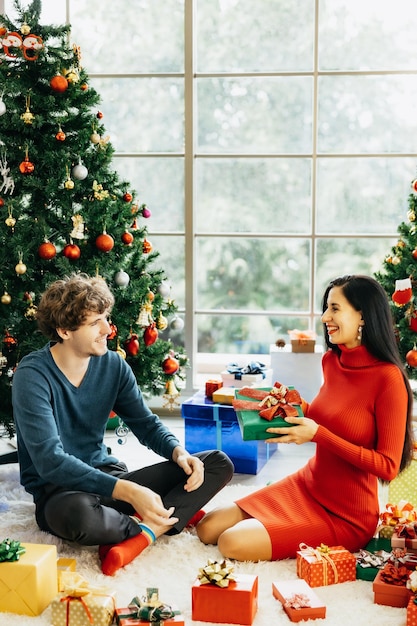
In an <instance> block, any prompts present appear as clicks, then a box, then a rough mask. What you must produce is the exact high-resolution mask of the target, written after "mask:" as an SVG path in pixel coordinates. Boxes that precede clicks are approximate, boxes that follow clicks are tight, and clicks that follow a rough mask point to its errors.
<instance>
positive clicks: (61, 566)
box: [56, 557, 77, 591]
mask: <svg viewBox="0 0 417 626" xmlns="http://www.w3.org/2000/svg"><path fill="white" fill-rule="evenodd" d="M56 565H57V568H58V591H63V583H62V582H61V578H62V572H75V570H76V567H77V561H76V560H75V559H68V558H65V557H60V558H59V559H58V561H57V564H56Z"/></svg>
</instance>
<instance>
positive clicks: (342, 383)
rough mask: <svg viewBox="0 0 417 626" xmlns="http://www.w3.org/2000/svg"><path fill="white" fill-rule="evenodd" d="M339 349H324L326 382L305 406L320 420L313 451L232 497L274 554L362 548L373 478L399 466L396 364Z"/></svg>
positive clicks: (401, 411) (370, 523) (401, 427)
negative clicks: (286, 471)
mask: <svg viewBox="0 0 417 626" xmlns="http://www.w3.org/2000/svg"><path fill="white" fill-rule="evenodd" d="M340 348H341V350H342V354H341V355H340V356H339V355H337V354H336V353H335V352H333V351H332V350H329V351H327V352H326V353H325V354H324V355H323V362H322V365H323V377H324V383H323V385H322V387H321V389H320V391H319V393H318V394H317V396H316V398H315V399H314V400H313V401H312V402H311V404H310V405H308V406H307V408H306V410H305V414H306V416H307V417H311V418H312V419H314V420H315V421H316V422H317V423H318V424H319V427H318V429H317V432H316V435H315V437H314V439H313V441H314V442H315V443H316V452H315V455H314V456H313V457H312V458H311V459H310V460H309V461H308V462H307V464H306V465H305V466H304V467H303V468H302V469H300V470H299V471H297V472H296V473H294V474H292V475H289V476H286V477H285V478H283V479H282V480H280V481H278V482H276V483H273V484H271V485H268V486H267V487H264V488H262V489H260V490H258V491H256V492H254V493H252V494H250V495H249V496H247V497H245V498H241V499H239V500H237V501H236V503H237V504H238V505H239V507H241V508H242V509H243V510H244V511H246V512H247V513H248V514H249V515H251V516H252V517H254V518H255V519H257V520H259V521H260V522H261V523H262V524H263V525H264V526H265V528H266V529H267V531H268V533H269V535H270V537H271V543H272V560H278V559H285V558H294V557H295V555H296V552H297V550H298V549H299V544H300V543H301V542H303V543H306V544H308V545H309V546H312V547H314V548H316V547H317V546H318V545H320V544H321V543H324V544H326V545H328V546H335V545H342V546H344V547H345V548H346V549H347V550H350V551H351V552H354V551H356V550H359V549H360V548H363V547H364V546H365V545H366V544H367V542H368V541H369V540H370V539H371V538H372V536H373V534H374V532H375V529H376V526H377V523H378V516H379V502H378V480H377V479H378V478H381V479H384V480H392V479H393V478H394V477H395V476H396V475H397V473H398V469H399V464H400V460H401V454H402V449H403V444H404V436H405V429H406V414H407V398H408V397H407V390H406V388H405V385H404V380H403V377H402V374H401V371H400V370H399V368H398V367H397V366H395V365H393V364H391V363H385V362H382V361H379V360H378V359H376V358H375V357H373V356H372V355H371V354H370V353H369V352H368V351H367V350H366V348H365V347H364V346H359V347H357V348H353V349H350V350H349V349H347V348H345V346H340Z"/></svg>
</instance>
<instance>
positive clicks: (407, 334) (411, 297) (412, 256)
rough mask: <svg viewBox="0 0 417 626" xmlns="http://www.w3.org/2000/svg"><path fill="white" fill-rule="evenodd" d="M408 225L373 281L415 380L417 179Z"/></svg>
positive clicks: (411, 376)
mask: <svg viewBox="0 0 417 626" xmlns="http://www.w3.org/2000/svg"><path fill="white" fill-rule="evenodd" d="M407 218H408V221H407V222H405V221H404V222H401V224H400V225H399V226H398V233H399V238H398V241H397V242H396V244H395V245H394V246H392V248H391V252H390V253H389V254H388V255H387V256H386V257H385V259H384V261H383V270H382V271H380V272H377V273H376V274H375V278H376V279H377V280H378V281H379V282H380V284H381V285H382V286H383V287H384V289H385V291H386V292H387V294H388V297H389V299H390V302H391V309H392V315H393V319H394V325H395V331H396V334H397V338H398V347H399V350H400V354H401V358H402V359H403V361H404V365H405V368H406V371H407V374H408V377H409V378H410V379H417V179H415V180H413V181H412V183H411V193H410V194H409V196H408V212H407Z"/></svg>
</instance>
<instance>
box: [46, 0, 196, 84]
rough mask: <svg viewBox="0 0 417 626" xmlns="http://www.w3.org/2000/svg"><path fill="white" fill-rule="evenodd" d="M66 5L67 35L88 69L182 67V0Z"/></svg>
mask: <svg viewBox="0 0 417 626" xmlns="http://www.w3.org/2000/svg"><path fill="white" fill-rule="evenodd" d="M51 1H52V0H51ZM53 1H54V2H55V0H53ZM70 6H71V12H70V22H71V26H72V36H73V38H74V41H75V43H76V44H77V45H78V46H81V53H82V64H83V65H84V67H85V68H86V69H87V70H88V72H89V73H106V74H109V73H113V74H122V73H126V72H129V73H135V72H141V73H148V72H182V71H183V67H184V0H164V1H163V2H155V0H140V2H131V0H117V2H103V0H89V1H88V3H86V2H85V0H71V2H70Z"/></svg>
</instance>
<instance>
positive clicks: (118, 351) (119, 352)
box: [116, 340, 126, 359]
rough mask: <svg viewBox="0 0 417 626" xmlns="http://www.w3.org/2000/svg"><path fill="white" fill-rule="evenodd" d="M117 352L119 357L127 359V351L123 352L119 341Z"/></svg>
mask: <svg viewBox="0 0 417 626" xmlns="http://www.w3.org/2000/svg"><path fill="white" fill-rule="evenodd" d="M116 352H117V354H118V355H119V356H121V357H122V359H125V358H126V351H125V350H123V348H122V347H121V345H120V342H119V340H117V348H116Z"/></svg>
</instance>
